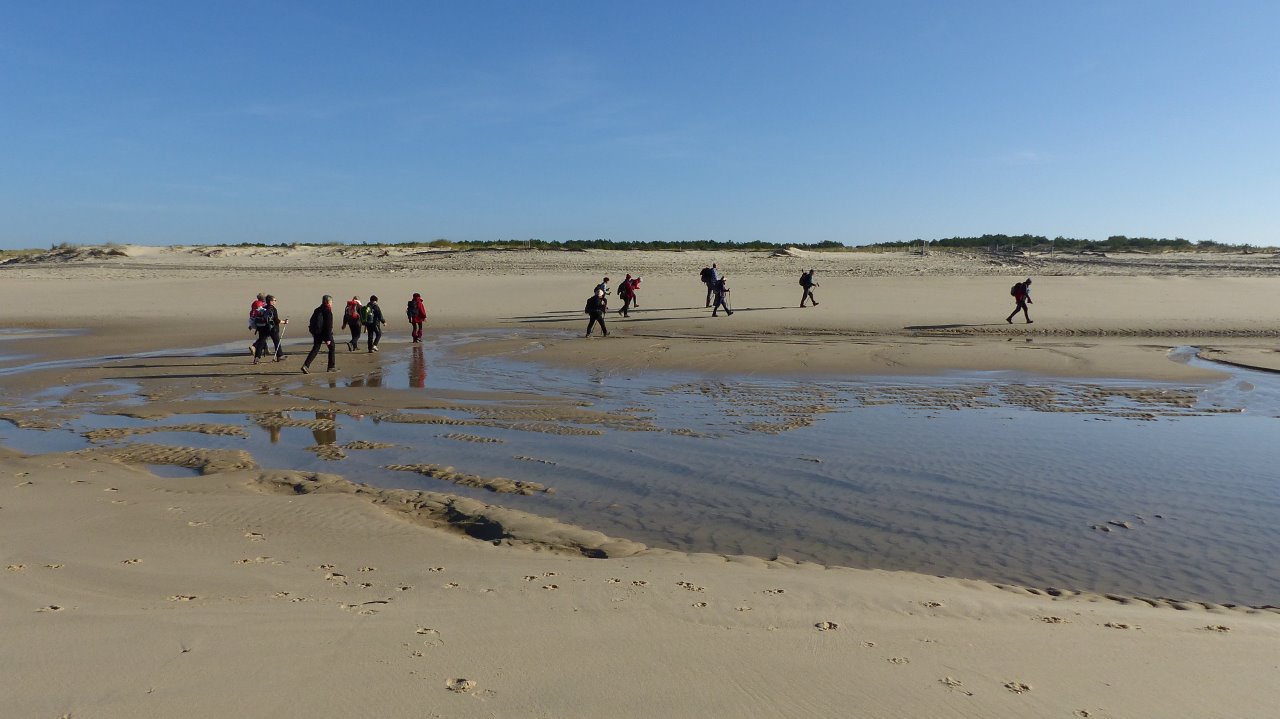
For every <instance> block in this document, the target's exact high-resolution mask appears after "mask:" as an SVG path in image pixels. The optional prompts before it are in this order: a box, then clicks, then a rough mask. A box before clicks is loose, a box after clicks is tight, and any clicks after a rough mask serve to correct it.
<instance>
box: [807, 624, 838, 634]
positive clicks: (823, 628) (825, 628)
mask: <svg viewBox="0 0 1280 719" xmlns="http://www.w3.org/2000/svg"><path fill="white" fill-rule="evenodd" d="M813 626H815V627H817V628H818V631H820V632H829V631H832V630H835V629H839V628H840V625H839V624H836V623H835V622H818V623H817V624H815V625H813Z"/></svg>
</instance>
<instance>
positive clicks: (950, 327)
mask: <svg viewBox="0 0 1280 719" xmlns="http://www.w3.org/2000/svg"><path fill="white" fill-rule="evenodd" d="M999 326H1000V323H999V322H984V323H982V324H977V325H965V324H951V325H908V326H906V327H903V328H902V329H904V330H923V331H928V330H959V329H965V328H969V327H999Z"/></svg>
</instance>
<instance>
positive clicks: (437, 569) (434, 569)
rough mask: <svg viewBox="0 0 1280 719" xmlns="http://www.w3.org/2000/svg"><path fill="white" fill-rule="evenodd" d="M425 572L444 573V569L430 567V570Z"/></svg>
mask: <svg viewBox="0 0 1280 719" xmlns="http://www.w3.org/2000/svg"><path fill="white" fill-rule="evenodd" d="M427 571H428V572H443V571H444V567H431V568H429V569H427Z"/></svg>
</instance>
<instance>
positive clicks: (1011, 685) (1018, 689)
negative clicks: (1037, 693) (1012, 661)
mask: <svg viewBox="0 0 1280 719" xmlns="http://www.w3.org/2000/svg"><path fill="white" fill-rule="evenodd" d="M1004 688H1005V689H1008V690H1009V691H1011V692H1013V693H1014V694H1026V693H1027V692H1029V691H1031V686H1030V685H1028V684H1023V683H1022V682H1005V685H1004Z"/></svg>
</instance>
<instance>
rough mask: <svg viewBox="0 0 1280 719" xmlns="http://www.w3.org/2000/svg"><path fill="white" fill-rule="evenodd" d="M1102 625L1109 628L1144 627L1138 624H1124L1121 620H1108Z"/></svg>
mask: <svg viewBox="0 0 1280 719" xmlns="http://www.w3.org/2000/svg"><path fill="white" fill-rule="evenodd" d="M1102 626H1104V627H1106V628H1107V629H1141V628H1142V627H1140V626H1138V625H1136V624H1124V623H1121V622H1107V623H1106V624H1103V625H1102Z"/></svg>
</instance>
